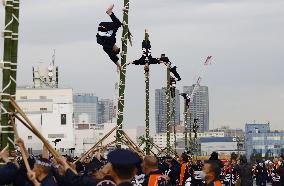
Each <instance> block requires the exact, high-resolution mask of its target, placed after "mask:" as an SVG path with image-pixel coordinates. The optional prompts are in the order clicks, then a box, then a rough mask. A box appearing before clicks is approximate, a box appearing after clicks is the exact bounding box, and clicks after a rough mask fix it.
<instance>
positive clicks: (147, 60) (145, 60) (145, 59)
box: [127, 29, 160, 72]
mask: <svg viewBox="0 0 284 186" xmlns="http://www.w3.org/2000/svg"><path fill="white" fill-rule="evenodd" d="M159 63H160V61H159V59H158V58H153V57H152V54H151V42H150V40H149V33H148V30H147V29H145V39H144V40H143V41H142V56H141V57H140V58H139V59H138V60H135V61H132V62H130V63H128V64H127V65H130V64H134V65H144V70H145V72H148V71H149V65H151V64H159Z"/></svg>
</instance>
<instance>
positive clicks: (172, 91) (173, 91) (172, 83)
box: [170, 76, 177, 98]
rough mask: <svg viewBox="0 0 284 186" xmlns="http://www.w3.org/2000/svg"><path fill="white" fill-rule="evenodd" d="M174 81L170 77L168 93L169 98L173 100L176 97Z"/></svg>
mask: <svg viewBox="0 0 284 186" xmlns="http://www.w3.org/2000/svg"><path fill="white" fill-rule="evenodd" d="M176 84H177V82H176V79H175V78H174V77H172V76H171V78H170V91H171V97H172V98H174V97H175V95H176Z"/></svg>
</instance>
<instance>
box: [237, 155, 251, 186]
mask: <svg viewBox="0 0 284 186" xmlns="http://www.w3.org/2000/svg"><path fill="white" fill-rule="evenodd" d="M239 174H240V179H241V186H253V178H252V166H251V165H250V164H249V163H248V162H247V158H246V157H245V156H244V155H241V156H240V166H239Z"/></svg>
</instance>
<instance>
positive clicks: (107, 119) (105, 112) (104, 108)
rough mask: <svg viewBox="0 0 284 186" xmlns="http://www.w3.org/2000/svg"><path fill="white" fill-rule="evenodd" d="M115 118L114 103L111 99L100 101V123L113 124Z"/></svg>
mask: <svg viewBox="0 0 284 186" xmlns="http://www.w3.org/2000/svg"><path fill="white" fill-rule="evenodd" d="M114 118H115V108H114V102H113V100H111V99H100V100H99V102H98V123H99V124H101V123H112V122H113V121H114Z"/></svg>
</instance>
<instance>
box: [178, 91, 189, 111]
mask: <svg viewBox="0 0 284 186" xmlns="http://www.w3.org/2000/svg"><path fill="white" fill-rule="evenodd" d="M180 95H181V96H182V97H183V98H184V99H185V104H186V106H187V107H188V108H189V106H190V95H189V94H187V93H181V94H180Z"/></svg>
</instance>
